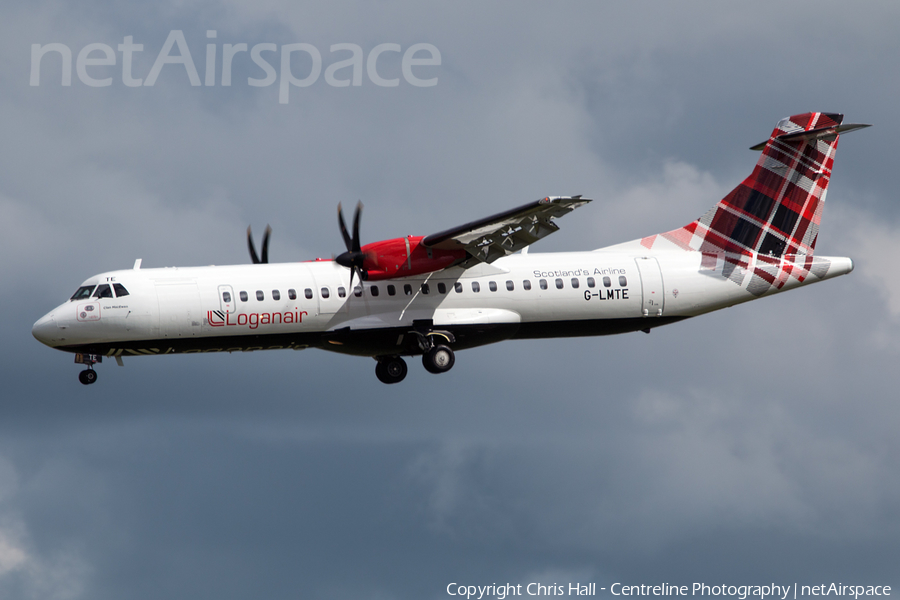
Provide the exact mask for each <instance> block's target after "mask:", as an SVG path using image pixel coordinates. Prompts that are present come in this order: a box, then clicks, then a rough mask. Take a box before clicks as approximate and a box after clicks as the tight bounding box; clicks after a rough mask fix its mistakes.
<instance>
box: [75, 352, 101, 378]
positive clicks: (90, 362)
mask: <svg viewBox="0 0 900 600" xmlns="http://www.w3.org/2000/svg"><path fill="white" fill-rule="evenodd" d="M98 362H103V357H102V356H100V355H99V354H81V353H79V354H76V355H75V364H79V365H85V366H86V367H87V368H86V369H85V370H84V371H82V372H81V373H79V374H78V381H80V382H81V383H83V384H84V385H90V384H92V383H94V382H95V381H97V371H95V370H94V365H95V364H97V363H98Z"/></svg>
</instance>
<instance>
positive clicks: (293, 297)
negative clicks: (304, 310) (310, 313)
mask: <svg viewBox="0 0 900 600" xmlns="http://www.w3.org/2000/svg"><path fill="white" fill-rule="evenodd" d="M288 298H290V299H291V300H296V299H297V290H288Z"/></svg>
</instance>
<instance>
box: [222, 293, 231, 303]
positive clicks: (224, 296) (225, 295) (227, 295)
mask: <svg viewBox="0 0 900 600" xmlns="http://www.w3.org/2000/svg"><path fill="white" fill-rule="evenodd" d="M222 302H231V294H230V293H228V292H222Z"/></svg>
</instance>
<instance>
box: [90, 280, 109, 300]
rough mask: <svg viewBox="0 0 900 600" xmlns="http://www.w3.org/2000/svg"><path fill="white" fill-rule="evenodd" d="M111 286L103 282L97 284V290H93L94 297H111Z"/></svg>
mask: <svg viewBox="0 0 900 600" xmlns="http://www.w3.org/2000/svg"><path fill="white" fill-rule="evenodd" d="M112 297H113V294H112V288H111V287H109V284H106V283H104V284H103V285H98V286H97V290H96V291H95V292H94V298H112Z"/></svg>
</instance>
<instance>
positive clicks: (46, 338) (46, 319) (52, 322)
mask: <svg viewBox="0 0 900 600" xmlns="http://www.w3.org/2000/svg"><path fill="white" fill-rule="evenodd" d="M31 335H33V336H34V339H36V340H37V341H39V342H41V343H42V344H46V345H48V346H51V347H52V346H55V345H56V343H57V342H58V341H59V327H57V326H56V319H54V318H53V313H52V312H50V313H47V314H46V315H44V316H43V317H41V318H40V319H38V321H37V323H35V324H34V327H32V328H31Z"/></svg>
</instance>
